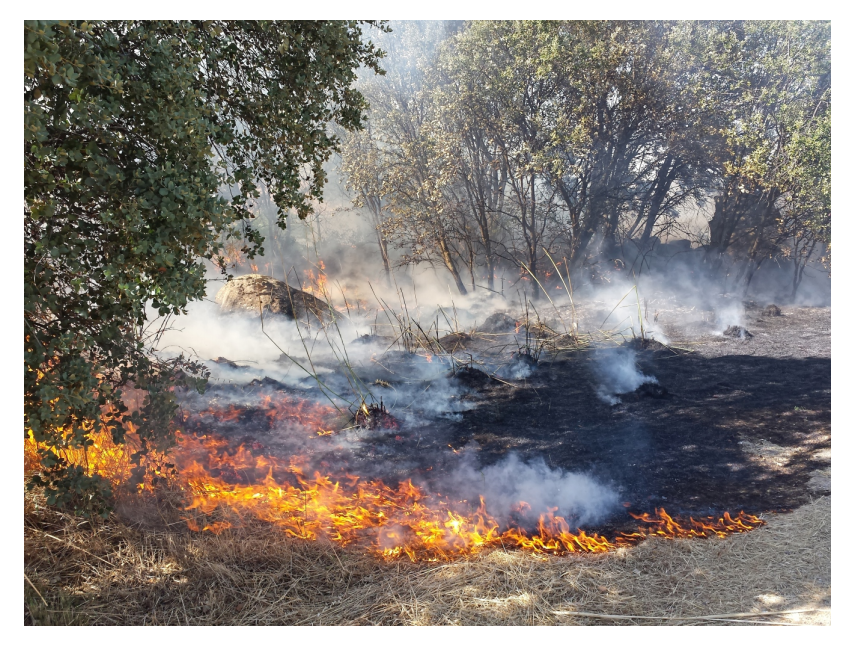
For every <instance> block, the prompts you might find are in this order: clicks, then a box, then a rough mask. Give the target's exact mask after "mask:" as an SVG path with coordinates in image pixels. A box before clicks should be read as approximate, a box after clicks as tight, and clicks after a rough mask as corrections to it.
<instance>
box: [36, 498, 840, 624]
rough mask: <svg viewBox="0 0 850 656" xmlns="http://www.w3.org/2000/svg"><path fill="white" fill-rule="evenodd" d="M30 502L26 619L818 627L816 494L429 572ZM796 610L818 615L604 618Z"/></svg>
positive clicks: (326, 548) (276, 537)
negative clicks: (754, 525) (760, 514)
mask: <svg viewBox="0 0 850 656" xmlns="http://www.w3.org/2000/svg"><path fill="white" fill-rule="evenodd" d="M36 501H37V499H35V498H33V497H28V499H27V502H26V507H25V574H26V576H27V577H28V579H29V582H27V581H25V582H24V586H25V588H24V590H25V592H24V618H25V623H27V624H112V625H130V624H200V625H210V624H227V625H256V624H276V625H297V624H316V625H318V624H323V625H339V624H382V625H422V624H428V625H434V624H462V625H493V624H512V625H531V624H724V623H776V624H797V623H814V624H829V623H830V617H831V616H830V611H829V606H830V498H829V497H828V496H827V497H820V498H817V499H814V500H813V501H812V502H811V503H810V504H808V505H806V506H804V507H802V508H799V509H798V510H796V511H794V512H792V513H788V514H784V515H770V516H768V517H767V518H766V519H767V521H768V524H767V526H765V527H763V528H760V529H757V530H755V531H753V532H752V533H748V534H743V535H735V536H732V537H730V538H728V539H726V540H717V539H710V540H673V541H668V540H662V539H657V538H653V539H650V540H647V541H646V542H644V543H642V544H640V545H639V546H637V547H635V548H631V549H622V550H618V551H616V552H613V553H608V554H599V555H584V556H576V557H565V558H556V557H546V556H539V555H534V554H528V553H520V552H516V551H504V550H502V551H500V550H493V551H490V552H487V553H483V554H481V555H479V556H475V557H469V558H462V559H459V560H457V561H454V562H451V563H440V564H435V563H421V564H413V563H410V562H405V561H399V562H394V563H385V562H382V561H378V560H376V559H375V558H374V557H372V556H370V555H367V554H363V553H358V552H355V551H349V550H343V549H339V548H335V547H333V546H331V545H327V544H319V543H307V542H301V541H297V540H292V539H288V538H285V537H283V536H282V535H280V533H278V532H277V531H276V530H275V529H274V528H272V527H270V526H267V525H262V524H255V525H252V526H248V527H245V528H242V529H238V530H234V531H232V532H225V533H222V534H221V535H210V534H201V535H198V534H194V533H187V532H184V531H183V529H182V527H179V526H176V527H172V529H171V530H168V529H167V528H160V529H159V530H151V529H149V528H148V529H145V530H141V529H136V528H131V527H130V526H128V525H127V524H126V523H121V522H119V521H110V522H106V523H102V524H100V525H98V526H95V527H93V526H91V525H89V524H86V523H80V520H74V519H73V518H69V517H67V516H61V515H58V514H56V513H53V512H51V511H47V510H45V509H43V508H38V507H37V505H36ZM36 589H37V592H36ZM42 597H43V599H44V600H42ZM45 601H46V603H47V605H45ZM810 608H820V609H824V610H820V611H818V612H816V613H795V614H780V615H761V616H757V617H744V618H740V617H738V618H722V619H718V620H707V619H676V620H667V619H664V620H659V619H641V618H640V617H639V618H635V617H628V618H623V617H621V618H612V617H608V616H611V615H619V616H641V617H652V618H658V617H664V618H694V617H703V616H706V615H719V614H729V613H748V612H756V613H764V612H768V611H786V610H793V609H810ZM575 611H578V612H580V613H587V614H597V615H603V616H605V617H593V616H587V615H574V614H571V612H575Z"/></svg>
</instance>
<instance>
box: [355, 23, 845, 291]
mask: <svg viewBox="0 0 850 656" xmlns="http://www.w3.org/2000/svg"><path fill="white" fill-rule="evenodd" d="M405 30H406V32H409V33H410V34H412V35H415V34H422V35H423V36H424V35H425V32H424V30H423V28H421V27H417V26H411V27H405ZM829 30H830V26H829V23H828V22H818V21H707V22H699V21H696V22H694V21H690V22H676V21H471V22H469V23H467V24H465V25H464V26H463V28H462V29H460V30H455V31H454V33H452V34H448V33H444V34H443V35H442V36H441V38H440V39H438V42H437V43H436V44H435V43H434V42H433V41H430V40H428V39H429V37H425V38H420V39H419V40H418V41H417V40H416V39H415V38H414V39H412V41H413V43H412V44H408V45H407V47H405V48H403V53H404V56H403V57H401V58H400V59H399V60H396V59H394V58H393V55H392V52H391V56H390V60H389V62H388V67H389V68H390V69H391V73H392V74H391V75H389V76H387V77H386V78H381V79H379V80H373V81H371V82H370V84H369V86H368V87H367V88H364V93H365V94H366V95H367V96H368V97H369V99H370V102H371V105H372V111H371V112H370V125H371V127H372V129H371V131H370V133H369V135H368V136H367V135H359V136H358V142H357V143H358V148H357V149H352V150H351V151H350V152H346V153H343V158H344V167H345V169H344V170H345V172H346V173H347V174H348V175H349V179H350V180H354V179H357V177H358V175H359V179H368V180H378V179H379V177H380V184H373V185H372V186H371V187H370V191H369V194H370V197H371V199H372V200H371V202H372V203H373V204H376V205H378V204H379V205H380V207H381V208H382V218H381V221H382V225H383V226H384V236H385V238H386V239H387V240H388V241H389V242H390V243H392V244H393V245H394V246H395V247H396V248H397V249H399V250H400V257H399V259H398V263H399V264H406V263H410V262H415V261H419V260H428V261H432V262H435V263H440V262H441V263H442V264H443V265H444V266H445V268H446V269H447V270H448V271H449V272H450V273H451V274H452V276H453V277H454V279H455V282H456V285H457V287H458V289H459V290H463V289H464V283H463V281H462V280H461V275H460V274H461V271H460V268H459V267H458V266H457V263H458V262H461V263H463V264H465V265H466V268H467V270H468V275H469V277H470V278H471V279H472V281H473V284H474V281H475V270H476V268H478V269H483V270H484V272H485V275H486V278H487V284H488V286H489V287H491V288H492V285H493V278H494V269H495V267H496V263H497V262H502V263H511V264H512V265H513V266H514V267H516V268H517V269H523V270H525V269H527V270H529V271H530V272H531V273H533V274H534V276H535V277H539V275H540V271H538V268H539V267H546V266H547V263H548V258H547V257H545V256H544V255H543V249H544V248H545V249H546V250H548V251H549V252H550V253H551V252H555V253H559V254H561V255H563V256H564V257H565V258H567V260H568V261H569V262H570V266H571V267H575V268H578V267H581V266H585V265H595V264H599V263H605V262H608V263H613V262H614V261H615V260H616V258H619V257H622V255H621V253H622V252H623V250H624V249H623V247H624V245H625V244H626V242H631V243H632V244H633V251H634V250H635V249H636V250H637V251H638V252H639V253H641V252H645V251H647V250H649V249H651V248H652V246H653V243H654V241H653V240H654V239H655V237H656V236H657V235H658V234H660V233H663V231H669V230H671V229H672V228H674V227H676V225H677V223H676V221H677V217H678V214H679V213H680V212H681V211H682V208H684V207H687V206H688V204H689V203H692V202H695V203H697V204H703V203H704V202H706V200H707V199H709V198H710V199H712V200H713V201H714V215H713V217H712V219H711V221H710V222H709V231H708V235H707V236H706V238H705V244H704V245H705V246H707V249H706V252H707V257H708V259H709V260H710V261H712V262H715V263H717V264H718V265H719V264H720V263H723V264H725V263H731V264H735V265H738V266H739V277H738V279H739V280H743V281H744V283H745V284H746V282H747V281H748V280H749V279H750V278H751V276H752V274H753V272H754V271H755V270H756V269H757V268H758V266H759V265H760V264H761V262H762V261H763V260H764V259H765V258H766V257H773V256H776V255H779V254H784V255H785V256H787V257H791V258H792V259H794V260H795V262H800V261H803V260H805V258H806V257H808V256H809V255H811V253H812V252H813V251H812V248H813V246H814V244H816V243H819V242H820V243H823V242H824V241H826V242H827V243H828V239H829V230H828V225H829V221H830V213H829V185H830V179H829V162H830V160H829V134H830V133H829V129H830V122H829V111H830V110H829V107H830V69H831V60H830V37H829ZM430 37H433V35H430ZM389 40H391V38H388V41H389ZM407 40H408V41H411V38H409V37H407ZM411 45H412V46H413V47H411ZM412 53H419V54H418V56H417V55H414V54H412ZM411 60H415V62H416V64H417V66H418V69H419V71H418V73H419V74H418V75H411V74H410V70H411V66H410V61H411ZM397 62H398V64H397ZM396 66H397V69H398V70H394V67H396ZM367 142H368V143H367ZM362 153H369V156H368V157H363V156H362ZM370 163H371V164H370ZM369 167H371V169H373V170H372V171H371V172H369V171H366V169H368V168H369ZM379 169H380V170H379ZM352 173H354V174H355V175H354V177H352ZM378 174H380V176H378ZM361 188H362V185H361ZM361 203H362V199H361ZM621 249H623V250H621ZM801 258H802V259H801ZM533 289H535V290H536V289H537V286H536V285H534V286H533Z"/></svg>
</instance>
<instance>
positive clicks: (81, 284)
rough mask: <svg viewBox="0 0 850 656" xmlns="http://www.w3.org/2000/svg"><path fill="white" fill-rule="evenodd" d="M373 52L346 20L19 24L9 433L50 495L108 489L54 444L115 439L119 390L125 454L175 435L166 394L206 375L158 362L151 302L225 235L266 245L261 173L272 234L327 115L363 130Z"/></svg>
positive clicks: (168, 309)
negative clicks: (20, 285)
mask: <svg viewBox="0 0 850 656" xmlns="http://www.w3.org/2000/svg"><path fill="white" fill-rule="evenodd" d="M370 22H371V21H370ZM382 54H383V53H382V52H381V51H380V50H378V49H377V48H376V47H375V46H374V44H372V42H371V41H369V42H365V41H364V38H363V34H362V27H361V22H359V21H247V22H241V21H204V22H199V21H191V22H189V21H185V22H172V21H130V22H126V21H90V22H86V21H27V22H25V24H24V132H25V137H24V167H25V168H24V235H25V241H24V253H25V255H24V433H25V437H26V436H30V437H32V438H34V439H35V440H36V441H37V442H38V443H39V444H40V445H41V446H42V449H41V456H42V464H43V465H44V467H45V470H44V473H43V474H42V475H40V476H39V477H37V478H35V479H34V480H33V484H35V485H43V486H46V487H47V488H48V500H49V501H50V502H52V503H58V504H63V503H70V502H72V501H74V500H80V499H83V500H88V501H89V502H93V501H95V500H97V499H98V494H97V492H98V490H99V489H100V490H101V491H103V492H105V490H103V486H102V485H101V483H100V482H99V481H97V480H95V479H93V478H89V477H87V476H85V472H84V471H82V470H80V469H79V468H76V469H75V468H73V467H69V466H68V463H67V462H66V461H65V460H64V459H63V458H62V457H61V452H62V450H63V449H68V448H85V447H86V446H87V445H90V444H91V443H92V441H91V438H90V436H91V434H92V433H94V432H97V431H105V432H108V433H109V435H110V436H111V438H112V439H113V440H114V441H115V442H116V443H118V442H121V441H122V440H123V439H124V437H125V433H126V428H125V425H124V424H125V420H126V419H127V418H128V417H127V416H126V412H127V408H126V406H125V404H124V403H123V402H122V390H123V389H125V387H126V386H127V385H128V384H131V383H132V384H135V386H136V387H137V388H139V389H141V390H144V391H145V392H147V397H146V401H145V404H144V406H143V407H142V409H141V410H140V411H138V412H134V413H133V414H132V416H131V417H130V419H131V421H132V424H133V427H134V429H135V430H136V432H137V434H138V436H139V438H140V440H141V442H142V445H143V449H142V450H141V451H140V453H139V455H138V457H139V458H142V457H144V455H145V453H146V449H148V448H150V447H151V446H156V447H157V449H166V448H167V447H168V446H169V445H170V444H171V443H172V440H173V434H172V431H171V430H170V421H171V418H172V417H173V415H174V411H175V409H176V404H175V397H174V394H173V392H172V387H173V385H174V384H175V383H177V384H189V383H191V382H192V381H193V380H194V381H195V382H196V383H197V384H199V385H202V384H203V381H204V379H203V370H202V368H200V367H198V366H197V365H194V364H192V363H189V362H187V361H185V360H182V359H177V360H172V361H162V360H159V359H157V358H156V357H155V354H153V353H152V352H151V350H150V349H149V348H147V347H146V345H145V340H144V338H145V334H144V326H145V322H146V310H147V308H152V309H153V310H155V311H157V312H158V313H159V315H161V316H165V315H168V314H169V313H180V312H182V311H184V310H185V307H186V304H187V303H188V302H189V301H191V300H195V299H199V298H202V297H203V296H204V278H205V276H204V274H205V265H204V260H205V259H207V260H209V259H215V261H216V262H217V263H218V265H219V266H220V267H221V270H222V273H224V272H225V268H224V261H223V259H222V258H221V248H222V244H223V243H224V241H225V240H226V239H228V238H231V237H236V238H244V239H245V244H246V245H245V247H244V250H245V252H246V254H247V255H248V256H253V255H254V254H261V253H262V238H261V237H260V236H259V235H258V234H257V233H256V231H255V230H253V228H252V227H251V203H252V200H253V199H255V198H257V197H258V196H259V193H260V192H259V189H258V185H257V183H258V182H261V183H262V184H263V185H265V186H266V187H267V188H268V189H269V190H270V192H271V195H272V197H273V199H274V201H275V204H276V206H277V208H278V224H279V225H280V227H285V217H286V213H287V212H288V211H289V210H290V209H293V210H294V212H295V213H296V215H297V216H299V217H300V218H304V217H306V216H307V215H308V213H309V212H310V207H311V202H312V201H313V200H315V199H318V200H321V194H322V188H323V185H324V183H325V174H324V172H323V170H322V165H323V164H324V163H325V162H326V161H327V159H328V158H329V157H330V155H331V154H332V153H333V152H335V151H336V150H337V147H338V139H337V138H335V137H334V136H332V135H331V134H329V132H328V130H327V129H326V128H327V125H328V124H329V123H330V122H332V121H333V122H336V123H337V124H339V125H340V126H342V127H344V128H347V129H358V128H360V127H361V120H362V115H363V111H364V109H365V107H366V104H365V101H364V98H363V96H362V95H361V94H360V93H359V92H358V91H356V90H355V89H354V88H353V86H352V85H353V82H354V80H355V75H356V74H355V71H356V70H357V69H358V68H360V67H365V68H366V69H371V70H373V71H375V72H380V68H379V65H378V62H379V58H380V57H381V55H382ZM222 189H223V190H224V191H225V194H224V195H222V193H220V192H221V190H222ZM89 510H91V503H89Z"/></svg>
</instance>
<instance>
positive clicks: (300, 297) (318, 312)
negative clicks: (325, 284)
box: [215, 274, 342, 325]
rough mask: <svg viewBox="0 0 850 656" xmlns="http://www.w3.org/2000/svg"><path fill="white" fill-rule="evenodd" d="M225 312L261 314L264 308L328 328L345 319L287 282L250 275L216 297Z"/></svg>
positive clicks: (269, 311) (272, 312)
mask: <svg viewBox="0 0 850 656" xmlns="http://www.w3.org/2000/svg"><path fill="white" fill-rule="evenodd" d="M215 302H216V303H218V304H219V309H220V311H221V312H223V313H226V314H229V313H232V312H250V313H255V314H259V312H260V309H261V308H262V309H263V310H264V311H265V312H268V313H271V314H273V315H277V316H281V317H287V318H289V319H302V320H306V321H308V322H309V321H315V320H318V321H319V323H320V324H322V325H324V324H326V323H329V322H331V321H332V319H333V318H336V319H342V315H340V314H338V313H335V312H334V313H332V312H331V309H330V307H329V306H328V304H327V303H325V302H323V301H320V300H319V299H318V298H316V297H315V296H313V295H312V294H308V293H307V292H302V291H301V290H300V289H295V288H294V287H290V286H289V285H287V284H286V283H285V282H281V281H280V280H275V279H274V278H270V277H269V276H261V275H258V274H249V275H247V276H239V277H238V278H234V279H233V280H231V281H229V282H228V283H227V284H226V285H225V286H224V287H222V288H221V289H220V290H219V292H218V294H216V295H215Z"/></svg>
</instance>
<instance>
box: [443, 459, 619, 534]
mask: <svg viewBox="0 0 850 656" xmlns="http://www.w3.org/2000/svg"><path fill="white" fill-rule="evenodd" d="M475 446H476V445H475V443H474V442H473V443H472V444H471V445H469V446H467V448H466V449H464V451H463V452H462V455H461V462H460V463H459V464H458V465H457V467H456V468H455V469H454V470H453V471H451V473H450V474H449V475H448V476H447V478H446V480H445V481H444V482H443V486H444V487H446V488H447V489H448V490H449V491H450V492H451V493H452V494H453V495H454V496H455V497H456V498H464V499H468V500H470V501H471V502H474V501H475V500H477V499H478V497H481V496H483V497H484V499H485V502H486V506H487V512H489V513H490V514H491V515H493V516H494V517H496V518H497V520H498V521H499V522H500V523H501V524H502V525H505V524H519V525H521V526H524V527H526V528H528V527H531V526H533V525H534V524H536V522H537V520H538V518H539V517H540V515H542V514H545V513H547V512H554V513H555V514H556V515H558V516H561V517H564V518H565V519H567V520H568V521H569V522H572V523H573V524H574V525H583V526H588V525H592V524H594V523H598V522H600V521H602V520H604V519H605V518H606V517H607V516H608V515H609V514H610V513H611V512H612V511H613V510H614V509H615V508H616V506H617V503H618V495H617V493H616V492H615V491H614V490H613V489H612V488H610V487H608V486H606V485H603V484H602V483H600V482H599V481H597V480H595V479H593V478H592V477H591V476H589V475H587V474H582V473H574V472H565V471H563V470H561V469H559V468H553V467H550V466H548V465H547V464H546V463H545V462H544V461H543V459H542V458H541V457H536V458H533V459H530V460H522V459H521V458H520V457H519V456H518V455H516V454H514V453H511V454H509V455H508V456H507V457H505V458H503V459H502V460H499V461H498V462H496V463H494V464H491V465H487V466H484V467H482V466H480V464H479V462H478V456H477V454H476V453H475V452H474V448H475ZM520 502H522V503H520Z"/></svg>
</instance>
